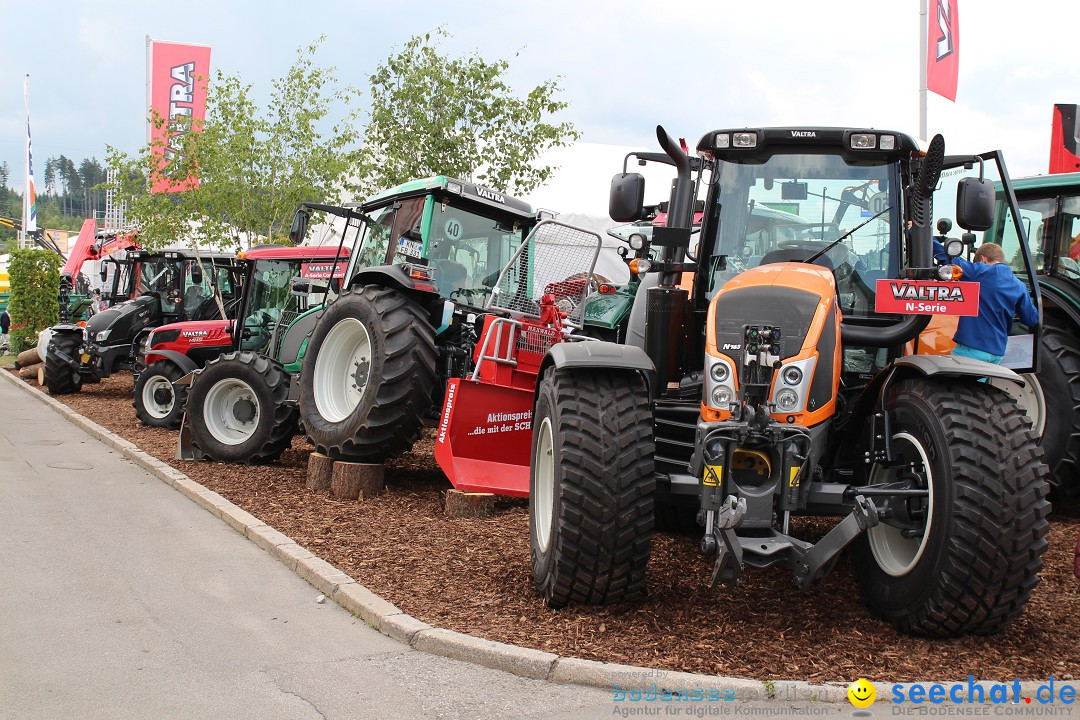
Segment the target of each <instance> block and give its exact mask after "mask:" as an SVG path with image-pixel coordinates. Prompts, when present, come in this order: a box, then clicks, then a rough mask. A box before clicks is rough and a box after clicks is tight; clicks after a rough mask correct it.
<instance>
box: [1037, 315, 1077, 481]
mask: <svg viewBox="0 0 1080 720" xmlns="http://www.w3.org/2000/svg"><path fill="white" fill-rule="evenodd" d="M1036 376H1037V377H1038V379H1039V384H1040V385H1041V386H1042V390H1043V395H1044V396H1045V398H1046V429H1045V430H1044V431H1043V437H1042V442H1041V444H1042V449H1043V453H1044V454H1045V455H1046V464H1047V465H1049V466H1050V477H1049V482H1050V492H1051V497H1052V498H1053V499H1054V500H1064V499H1071V498H1075V497H1078V496H1080V338H1077V336H1076V334H1075V333H1070V332H1069V331H1068V330H1066V329H1064V328H1061V327H1058V326H1056V325H1053V324H1049V323H1047V324H1046V325H1044V326H1043V332H1042V340H1041V347H1040V348H1039V372H1038V373H1036Z"/></svg>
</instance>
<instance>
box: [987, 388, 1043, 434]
mask: <svg viewBox="0 0 1080 720" xmlns="http://www.w3.org/2000/svg"><path fill="white" fill-rule="evenodd" d="M1020 377H1022V378H1024V385H1023V387H1021V386H1020V385H1019V384H1017V383H1014V382H1013V381H1012V380H1006V379H1004V378H990V380H989V382H990V384H991V385H993V386H994V387H996V388H998V389H1000V390H1004V391H1005V392H1007V393H1009V395H1011V396H1012V398H1013V399H1014V400H1016V403H1017V404H1018V405H1019V406H1020V407H1022V408H1023V409H1024V412H1026V413H1027V416H1028V417H1029V418H1031V429H1032V430H1034V431H1035V434H1036V435H1038V436H1039V437H1042V434H1043V432H1044V431H1045V430H1046V395H1044V394H1043V389H1042V385H1040V384H1039V379H1038V378H1037V377H1035V375H1034V373H1024V374H1023V375H1021V376H1020Z"/></svg>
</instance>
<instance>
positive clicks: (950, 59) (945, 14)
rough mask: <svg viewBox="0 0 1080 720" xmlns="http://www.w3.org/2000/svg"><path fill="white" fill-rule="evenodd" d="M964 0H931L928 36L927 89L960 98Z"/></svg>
mask: <svg viewBox="0 0 1080 720" xmlns="http://www.w3.org/2000/svg"><path fill="white" fill-rule="evenodd" d="M959 2H960V0H930V17H929V19H928V22H927V27H928V31H927V32H928V34H927V38H926V89H927V90H929V91H930V92H934V93H937V94H938V95H940V96H942V97H944V98H948V99H949V100H952V101H953V102H956V78H957V75H958V74H959V70H960V11H959V9H958V8H957V5H958V3H959Z"/></svg>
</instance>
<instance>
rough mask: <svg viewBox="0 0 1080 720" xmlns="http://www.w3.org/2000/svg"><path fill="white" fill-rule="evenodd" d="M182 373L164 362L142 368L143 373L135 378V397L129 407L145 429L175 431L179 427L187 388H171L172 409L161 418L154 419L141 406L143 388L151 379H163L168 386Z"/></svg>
mask: <svg viewBox="0 0 1080 720" xmlns="http://www.w3.org/2000/svg"><path fill="white" fill-rule="evenodd" d="M183 375H184V373H183V371H181V370H180V368H178V367H177V366H176V365H175V364H174V363H171V362H168V361H166V360H158V361H157V362H152V363H150V364H149V365H147V366H146V367H145V368H143V371H142V372H140V373H139V374H138V376H137V377H136V378H135V397H134V399H133V400H132V401H131V406H132V407H134V408H135V417H137V418H139V421H140V422H141V423H142V424H143V425H146V426H147V427H159V428H166V429H167V430H176V429H177V428H179V427H180V420H181V419H182V418H183V417H184V400H185V399H186V398H187V388H186V387H177V386H176V385H173V386H172V407H171V408H170V411H169V414H168V415H166V416H165V417H163V418H159V417H154V416H153V415H151V414H150V413H149V412H147V410H146V406H145V405H144V404H143V388H144V387H146V384H147V383H148V382H150V379H151V378H155V377H163V378H165V379H166V380H168V381H169V383H170V384H172V383H175V382H176V381H177V380H179V379H180V378H181V377H183Z"/></svg>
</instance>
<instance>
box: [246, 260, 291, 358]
mask: <svg viewBox="0 0 1080 720" xmlns="http://www.w3.org/2000/svg"><path fill="white" fill-rule="evenodd" d="M298 271H299V269H298V268H297V266H296V263H292V262H289V261H287V260H258V261H256V262H255V268H254V270H253V271H252V275H251V299H250V301H249V302H248V307H247V312H246V314H245V315H244V318H243V323H242V325H241V327H242V339H241V341H240V349H241V350H254V351H256V352H265V351H266V349H267V347H268V346H269V344H270V338H271V336H272V335H273V332H274V326H275V325H276V324H277V322H278V320H279V318H280V316H281V313H282V310H283V309H284V308H285V306H286V303H287V302H288V301H289V299H290V293H291V291H292V280H293V278H294V277H296V275H297V273H298Z"/></svg>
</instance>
